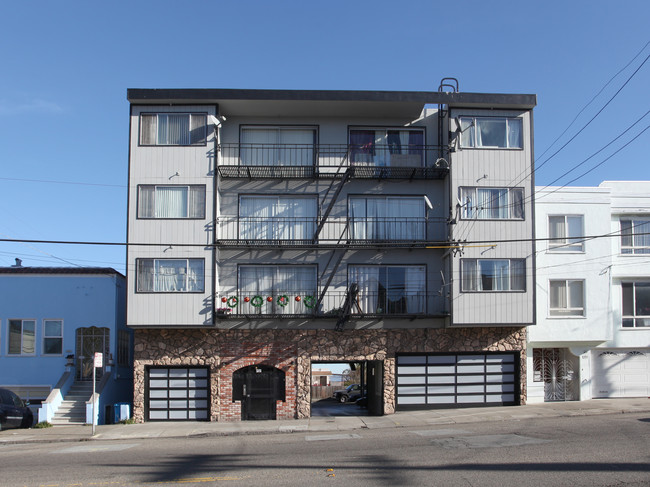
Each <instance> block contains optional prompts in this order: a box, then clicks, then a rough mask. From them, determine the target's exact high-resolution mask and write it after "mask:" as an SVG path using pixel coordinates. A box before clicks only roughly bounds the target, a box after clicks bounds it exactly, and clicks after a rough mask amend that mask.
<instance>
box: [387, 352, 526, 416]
mask: <svg viewBox="0 0 650 487" xmlns="http://www.w3.org/2000/svg"><path fill="white" fill-rule="evenodd" d="M396 375H397V409H398V410H399V409H421V408H422V409H423V408H450V407H462V406H499V405H503V406H509V405H515V404H518V403H519V356H518V354H517V353H503V352H501V353H479V354H476V353H458V354H422V355H416V354H404V355H401V354H398V355H397V374H396Z"/></svg>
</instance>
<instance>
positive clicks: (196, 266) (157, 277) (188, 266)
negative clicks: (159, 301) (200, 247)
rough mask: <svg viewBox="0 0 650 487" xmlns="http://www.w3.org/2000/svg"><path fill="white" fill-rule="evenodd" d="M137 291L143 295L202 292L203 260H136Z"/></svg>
mask: <svg viewBox="0 0 650 487" xmlns="http://www.w3.org/2000/svg"><path fill="white" fill-rule="evenodd" d="M136 263H137V278H136V280H137V290H138V292H144V293H174V292H182V293H197V292H203V290H204V266H205V262H204V260H203V259H138V260H137V261H136Z"/></svg>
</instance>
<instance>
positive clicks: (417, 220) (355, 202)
mask: <svg viewBox="0 0 650 487" xmlns="http://www.w3.org/2000/svg"><path fill="white" fill-rule="evenodd" d="M349 214H350V233H351V237H352V238H353V239H355V240H424V239H425V238H426V218H425V208H424V199H423V198H422V197H421V196H419V197H405V196H384V197H360V196H359V197H357V196H354V197H351V198H350V204H349Z"/></svg>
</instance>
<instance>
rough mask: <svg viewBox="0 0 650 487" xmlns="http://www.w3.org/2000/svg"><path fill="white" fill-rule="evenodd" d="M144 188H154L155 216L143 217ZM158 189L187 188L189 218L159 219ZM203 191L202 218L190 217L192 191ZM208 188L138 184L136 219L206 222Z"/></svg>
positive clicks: (202, 185)
mask: <svg viewBox="0 0 650 487" xmlns="http://www.w3.org/2000/svg"><path fill="white" fill-rule="evenodd" d="M144 188H153V213H154V216H143V215H142V213H143V210H142V208H141V206H142V204H143V197H142V190H143V189H144ZM158 188H187V213H188V216H185V217H163V216H161V217H159V216H155V213H156V208H157V205H156V193H157V190H158ZM193 188H194V189H196V188H199V189H203V191H202V193H203V204H202V205H201V208H200V216H190V213H191V208H190V200H191V193H192V189H193ZM206 190H207V188H206V186H205V184H138V192H137V205H136V218H137V219H138V220H205V213H206V211H205V210H206V197H207V195H206Z"/></svg>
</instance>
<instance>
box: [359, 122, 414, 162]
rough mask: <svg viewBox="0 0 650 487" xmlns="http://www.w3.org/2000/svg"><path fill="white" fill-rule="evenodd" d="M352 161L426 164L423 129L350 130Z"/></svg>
mask: <svg viewBox="0 0 650 487" xmlns="http://www.w3.org/2000/svg"><path fill="white" fill-rule="evenodd" d="M350 162H351V163H352V164H369V165H374V166H392V167H423V166H424V131H423V130H422V129H399V128H396V129H385V128H367V129H365V128H364V129H351V130H350Z"/></svg>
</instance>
